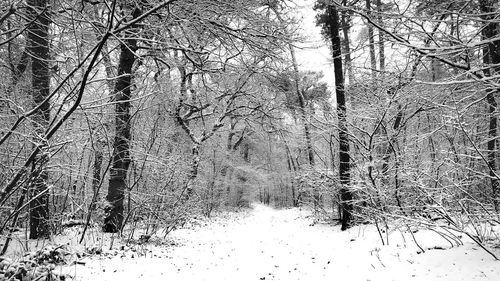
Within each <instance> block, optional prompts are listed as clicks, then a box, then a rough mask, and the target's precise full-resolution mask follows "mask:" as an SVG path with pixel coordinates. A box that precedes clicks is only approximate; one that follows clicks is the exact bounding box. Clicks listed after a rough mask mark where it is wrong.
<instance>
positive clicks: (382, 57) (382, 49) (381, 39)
mask: <svg viewBox="0 0 500 281" xmlns="http://www.w3.org/2000/svg"><path fill="white" fill-rule="evenodd" d="M376 5H377V13H378V15H377V21H378V24H379V25H380V26H382V27H383V26H384V22H383V20H382V1H381V0H376ZM378 54H379V55H378V58H379V64H380V65H379V67H380V72H381V73H382V74H383V73H384V71H385V47H384V32H383V31H382V30H380V29H379V30H378Z"/></svg>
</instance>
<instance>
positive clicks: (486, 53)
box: [479, 0, 500, 212]
mask: <svg viewBox="0 0 500 281" xmlns="http://www.w3.org/2000/svg"><path fill="white" fill-rule="evenodd" d="M496 2H497V1H492V0H479V6H480V9H481V12H482V13H483V14H484V15H485V16H483V19H484V20H485V26H484V28H483V30H482V35H483V38H484V39H485V40H486V39H491V38H494V37H496V36H498V28H499V24H498V23H497V22H495V20H496V15H495V11H496V8H495V5H496ZM483 63H484V64H485V65H496V66H495V67H492V68H485V70H484V73H485V75H486V76H492V75H495V74H497V72H498V68H499V67H498V64H500V42H499V41H498V40H495V41H492V42H490V43H488V45H487V46H485V47H484V48H483ZM499 90H500V89H498V88H489V89H487V95H486V102H487V104H488V117H489V124H488V143H487V148H488V155H487V160H488V166H489V176H490V182H491V189H492V194H493V198H492V199H493V200H492V201H493V206H494V208H495V211H497V212H498V211H499V207H500V190H499V181H498V175H497V174H496V169H497V167H496V166H497V165H496V158H497V155H496V154H497V153H496V149H497V148H496V139H497V136H498V132H497V130H498V120H497V116H496V115H495V113H496V110H497V107H498V104H497V101H496V99H495V94H497V93H498V92H499Z"/></svg>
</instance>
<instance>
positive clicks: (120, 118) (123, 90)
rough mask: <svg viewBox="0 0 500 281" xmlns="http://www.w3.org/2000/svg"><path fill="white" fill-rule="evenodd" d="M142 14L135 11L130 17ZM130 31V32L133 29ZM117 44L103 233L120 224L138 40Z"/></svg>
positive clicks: (114, 230) (113, 231) (115, 230)
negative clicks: (112, 134)
mask: <svg viewBox="0 0 500 281" xmlns="http://www.w3.org/2000/svg"><path fill="white" fill-rule="evenodd" d="M140 14H141V12H140V10H138V9H136V10H135V11H134V12H133V17H134V18H137V17H138V16H139V15H140ZM132 30H133V29H132ZM126 37H127V38H125V39H123V41H122V43H121V44H120V60H119V62H118V79H117V81H116V83H115V89H114V101H115V102H116V106H115V139H114V142H113V156H112V159H111V169H110V175H109V187H108V194H107V196H106V200H107V201H108V203H109V205H108V207H107V210H106V218H105V219H104V228H103V230H104V232H112V233H115V232H118V231H119V230H120V229H121V227H122V223H123V199H124V194H125V189H126V178H127V172H128V168H129V165H130V139H131V133H130V118H131V116H130V97H131V90H130V89H131V86H132V66H133V65H134V62H135V54H134V52H135V51H136V50H137V39H135V35H134V34H133V33H132V32H127V33H126Z"/></svg>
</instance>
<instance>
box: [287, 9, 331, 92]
mask: <svg viewBox="0 0 500 281" xmlns="http://www.w3.org/2000/svg"><path fill="white" fill-rule="evenodd" d="M296 3H298V5H299V6H300V11H302V13H301V15H297V17H302V31H303V34H302V35H304V36H306V38H307V42H305V43H304V44H299V45H298V46H299V49H298V50H297V61H298V63H299V67H300V70H301V71H305V70H314V71H322V72H323V73H324V74H325V77H324V81H325V82H327V83H328V84H329V86H330V87H331V90H333V89H334V78H333V77H334V76H333V75H334V73H333V64H332V63H331V62H332V59H331V52H330V48H329V46H328V45H327V44H326V42H325V40H323V38H322V37H321V31H320V28H319V27H317V26H316V22H315V15H316V12H315V11H313V5H314V1H312V0H300V1H297V2H296Z"/></svg>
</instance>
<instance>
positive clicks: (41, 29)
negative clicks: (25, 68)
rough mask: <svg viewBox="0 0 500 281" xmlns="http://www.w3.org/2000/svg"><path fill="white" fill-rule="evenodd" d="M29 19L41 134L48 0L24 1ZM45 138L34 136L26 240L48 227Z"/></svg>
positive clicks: (45, 121)
mask: <svg viewBox="0 0 500 281" xmlns="http://www.w3.org/2000/svg"><path fill="white" fill-rule="evenodd" d="M27 5H28V7H29V8H28V15H29V21H33V22H32V23H31V24H30V25H29V27H28V29H27V33H28V36H27V39H28V54H29V55H30V56H31V74H32V77H31V90H32V96H33V102H34V104H35V105H36V106H37V105H39V104H42V106H41V107H40V110H39V111H37V113H35V114H34V115H33V121H34V122H33V124H34V131H35V133H36V134H37V135H38V136H43V135H44V134H45V130H46V129H47V127H48V126H49V122H50V104H49V102H48V101H45V99H46V98H47V97H48V96H49V93H50V75H49V38H48V34H49V23H50V20H49V11H48V0H28V1H27ZM46 142H47V140H45V139H38V138H36V139H35V143H43V146H42V153H39V156H37V159H35V161H33V163H34V164H33V166H32V173H33V181H32V183H31V186H30V198H31V201H30V204H29V205H30V239H37V238H47V237H48V236H49V234H50V227H49V193H48V192H47V188H48V187H47V180H48V173H47V171H46V170H45V165H46V162H47V161H48V155H47V154H46V153H44V152H43V150H44V149H45V148H46Z"/></svg>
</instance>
